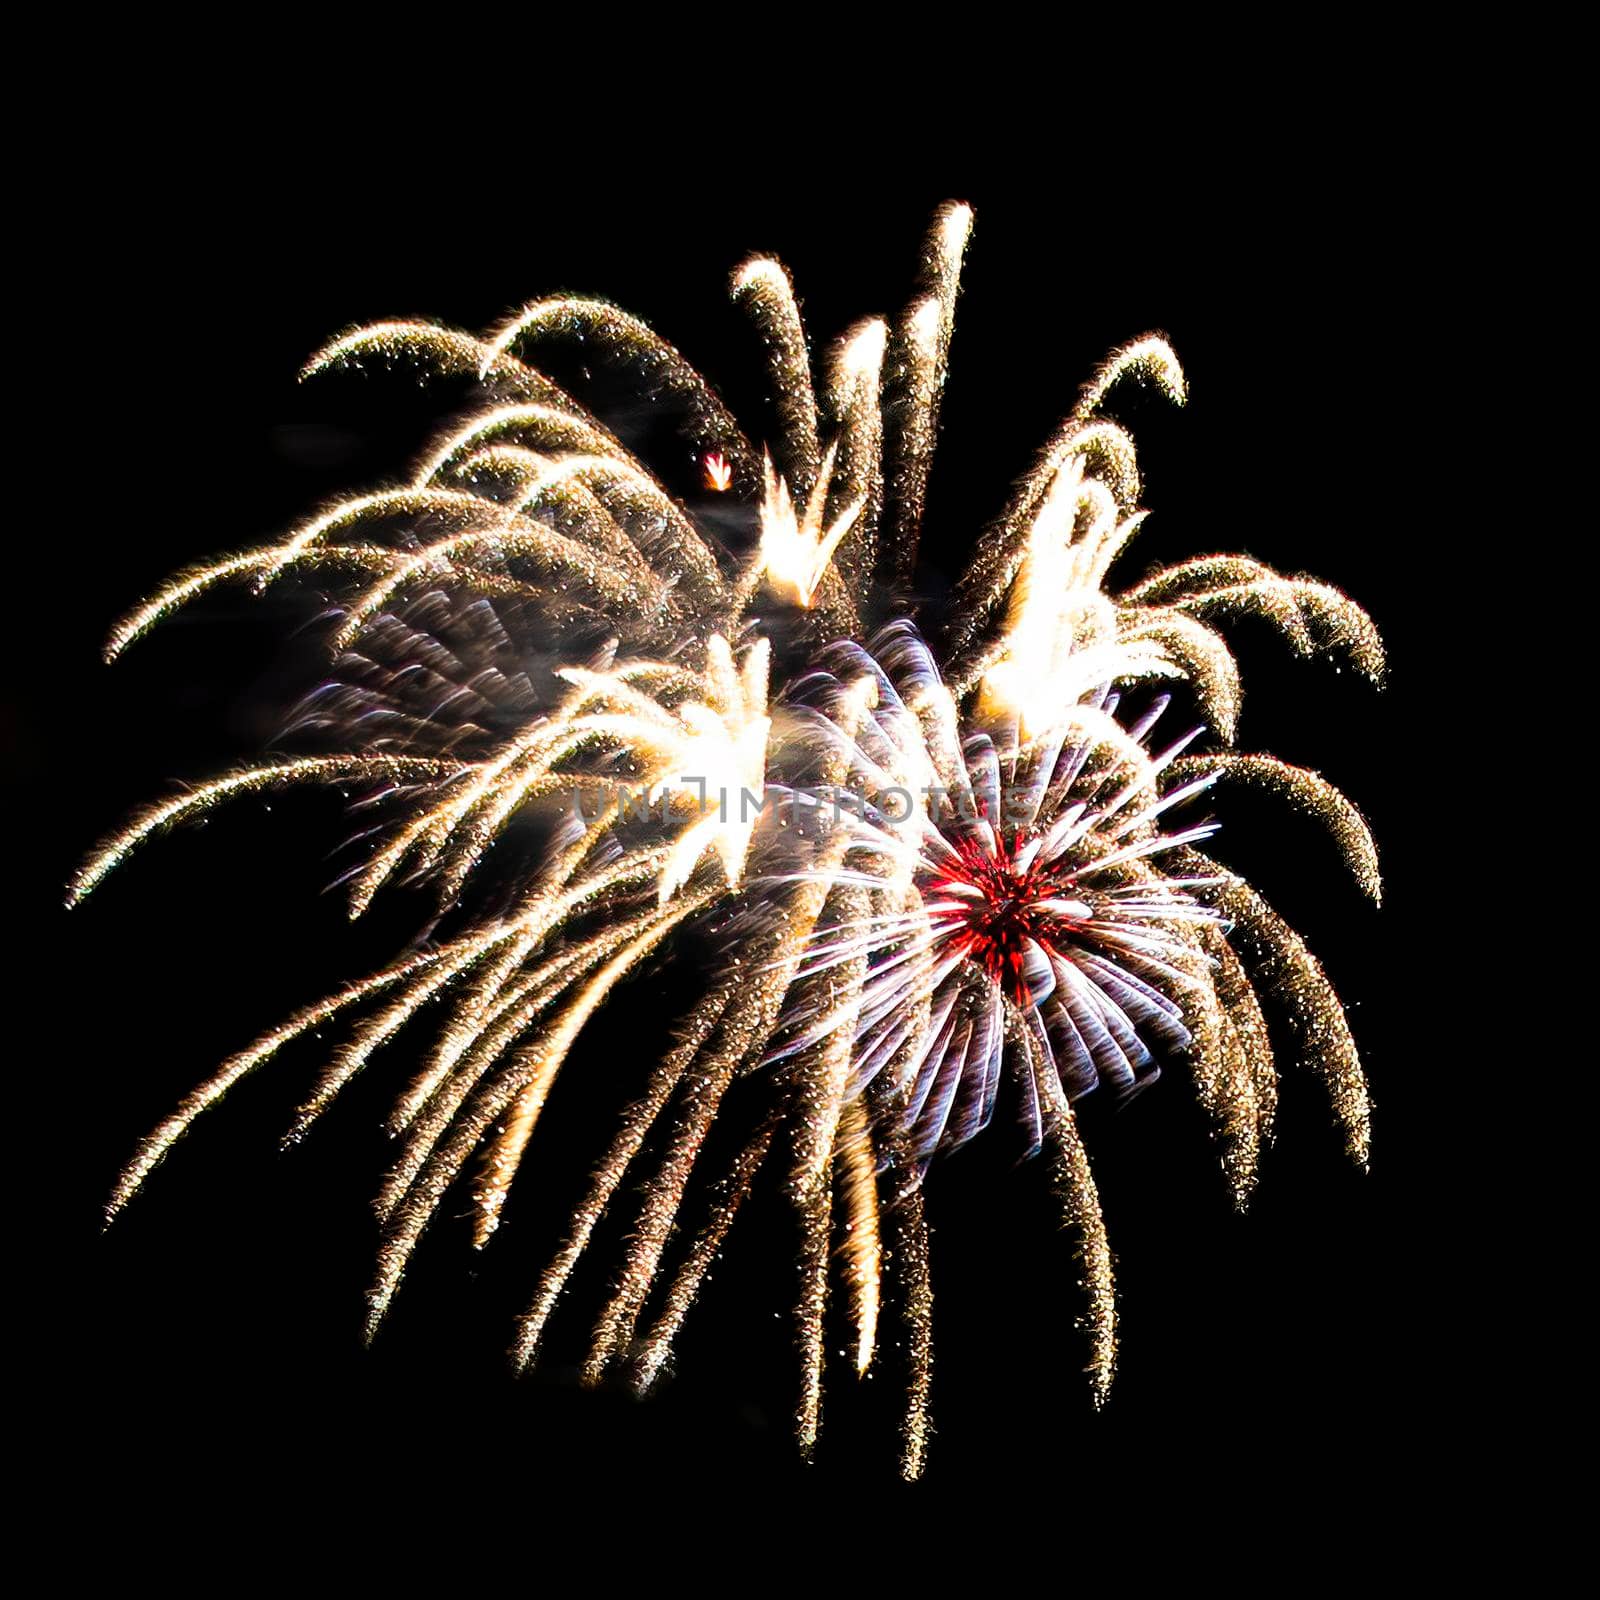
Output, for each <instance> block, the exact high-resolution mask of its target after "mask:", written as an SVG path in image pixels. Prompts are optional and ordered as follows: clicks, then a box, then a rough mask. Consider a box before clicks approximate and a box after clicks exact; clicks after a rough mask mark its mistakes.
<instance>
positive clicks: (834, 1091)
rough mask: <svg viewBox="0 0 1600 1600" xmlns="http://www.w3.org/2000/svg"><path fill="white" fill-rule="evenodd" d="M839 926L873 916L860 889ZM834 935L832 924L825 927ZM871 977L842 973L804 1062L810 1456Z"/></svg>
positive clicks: (801, 1101) (860, 959) (804, 1393)
mask: <svg viewBox="0 0 1600 1600" xmlns="http://www.w3.org/2000/svg"><path fill="white" fill-rule="evenodd" d="M832 903H833V904H834V905H835V907H836V908H837V920H838V921H839V922H842V923H844V924H846V925H848V924H850V923H852V922H855V921H858V920H859V919H860V918H862V917H863V916H865V915H866V914H867V911H868V909H869V905H870V902H869V900H868V897H867V895H866V894H865V893H864V892H863V891H862V890H861V889H859V888H849V889H844V890H841V891H840V892H839V893H838V894H836V895H835V896H833V897H832ZM822 926H823V928H824V929H826V927H827V926H828V924H826V923H824V924H822ZM866 975H867V961H866V956H865V953H862V954H861V955H858V956H855V957H852V958H851V959H850V960H848V961H846V962H844V963H843V964H842V965H841V966H839V967H837V968H835V969H834V970H833V972H831V973H830V974H829V975H828V976H829V979H830V980H831V981H829V982H828V983H826V985H825V986H824V987H825V989H826V992H827V1003H826V1009H827V1011H828V1012H829V1013H830V1015H831V1016H832V1017H833V1018H834V1019H835V1021H836V1023H837V1025H836V1026H835V1027H834V1028H833V1031H832V1032H831V1033H829V1034H828V1035H827V1037H826V1038H825V1039H824V1040H823V1041H822V1044H821V1046H820V1048H818V1049H816V1050H814V1051H813V1052H811V1055H810V1059H808V1060H807V1061H805V1062H804V1063H803V1064H802V1067H801V1071H800V1074H799V1083H798V1090H799V1094H798V1105H797V1126H796V1128H795V1140H794V1144H795V1149H794V1173H793V1177H792V1179H791V1187H792V1190H793V1194H794V1201H795V1207H796V1209H797V1210H798V1212H799V1214H800V1225H801V1248H800V1268H799V1271H800V1294H799V1299H798V1301H797V1303H796V1308H795V1323H796V1334H797V1337H798V1342H799V1346H800V1398H799V1404H798V1405H797V1407H796V1410H795V1437H796V1439H797V1440H798V1442H799V1445H800V1451H801V1454H802V1455H805V1456H807V1457H809V1456H810V1454H811V1452H812V1451H813V1450H814V1449H815V1448H816V1443H817V1431H818V1429H819V1428H820V1426H821V1421H822V1367H823V1354H824V1352H823V1324H824V1319H825V1316H826V1313H827V1305H828V1254H829V1245H830V1243H831V1236H832V1229H833V1158H834V1150H835V1146H836V1144H837V1140H838V1131H839V1118H840V1113H841V1111H842V1109H843V1102H844V1091H845V1086H846V1084H847V1083H848V1082H849V1078H850V1068H851V1063H852V1059H853V1056H854V1048H855V1017H856V1015H857V1013H858V1012H859V1011H860V1008H861V985H862V983H863V982H864V981H865V979H866Z"/></svg>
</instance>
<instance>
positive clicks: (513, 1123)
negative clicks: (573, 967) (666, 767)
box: [473, 886, 723, 1250]
mask: <svg viewBox="0 0 1600 1600" xmlns="http://www.w3.org/2000/svg"><path fill="white" fill-rule="evenodd" d="M721 892H723V891H722V888H721V887H720V886H714V887H712V888H709V889H701V890H699V891H697V892H691V893H688V894H685V895H684V897H683V898H682V899H681V900H679V901H677V902H676V903H675V904H674V905H673V906H672V907H671V908H670V909H669V910H667V911H666V912H664V913H663V914H662V915H661V916H660V918H659V919H658V920H657V922H656V924H655V925H654V926H653V927H651V928H648V929H646V931H645V932H644V933H642V934H640V935H639V937H638V938H637V939H635V940H633V941H632V943H630V944H628V945H627V946H626V947H624V949H623V950H622V952H621V953H620V954H619V955H616V956H613V957H612V959H611V960H610V961H608V962H607V963H606V965H605V966H604V967H603V968H601V970H600V972H599V973H598V974H596V976H595V977H593V978H591V979H590V980H589V983H588V985H587V986H586V987H585V989H584V990H583V992H582V993H581V994H580V995H579V996H578V998H577V999H576V1000H574V1001H573V1003H572V1005H571V1006H570V1007H569V1008H568V1009H567V1010H566V1011H565V1012H564V1013H563V1014H562V1017H561V1020H560V1021H559V1022H558V1023H557V1024H556V1026H555V1027H554V1029H552V1030H551V1032H550V1034H549V1036H548V1037H546V1038H543V1039H540V1040H539V1041H537V1043H536V1044H535V1045H534V1046H533V1047H532V1050H531V1052H530V1053H529V1057H528V1060H529V1064H530V1066H531V1068H532V1072H531V1075H530V1076H529V1078H528V1081H527V1083H526V1084H524V1085H523V1087H522V1089H521V1091H520V1092H519V1093H518V1095H517V1098H516V1100H515V1101H514V1102H513V1104H512V1106H511V1111H510V1115H509V1116H508V1117H507V1118H506V1123H505V1128H504V1130H503V1131H502V1133H501V1134H500V1136H499V1138H497V1139H496V1140H495V1142H494V1144H493V1145H492V1146H491V1147H490V1150H489V1154H488V1157H487V1158H486V1160H485V1163H484V1173H483V1177H482V1179H481V1180H480V1182H479V1185H478V1191H477V1193H476V1195H475V1196H474V1205H475V1216H474V1224H473V1243H474V1244H475V1245H477V1246H478V1248H479V1249H480V1250H481V1249H482V1248H483V1247H484V1245H486V1244H487V1243H488V1242H489V1236H490V1235H491V1234H492V1233H493V1232H494V1231H495V1229H496V1228H498V1227H499V1226H500V1212H501V1209H502V1207H503V1206H504V1205H505V1199H506V1195H507V1194H508V1193H509V1192H510V1189H511V1180H512V1178H513V1177H514V1176H515V1174H516V1170H517V1167H518V1166H519V1165H520V1164H521V1162H522V1153H523V1151H524V1150H525V1149H526V1148H527V1146H528V1140H529V1139H530V1138H531V1137H532V1136H533V1129H534V1125H535V1124H536V1123H537V1122H538V1120H539V1113H540V1112H541V1111H543V1110H544V1104H545V1101H546V1100H547V1099H548V1098H549V1095H550V1089H551V1087H552V1085H553V1084H554V1083H555V1080H556V1076H557V1074H558V1073H559V1072H560V1071H561V1067H562V1064H563V1063H564V1062H565V1061H566V1059H567V1054H568V1052H569V1051H570V1050H571V1049H572V1046H573V1045H574V1044H575V1043H576V1042H577V1038H578V1035H579V1034H580V1033H581V1032H582V1031H583V1029H584V1026H585V1025H586V1024H587V1023H588V1021H589V1019H590V1017H592V1016H593V1015H594V1013H595V1012H596V1010H598V1009H599V1006H600V1004H601V1002H602V1001H603V1000H604V999H605V997H606V996H607V995H608V994H610V992H611V991H612V990H613V989H614V988H615V987H616V986H617V984H619V983H620V982H621V981H622V980H623V978H625V977H626V976H627V975H628V974H629V973H630V972H631V971H632V970H633V969H634V968H635V967H636V966H637V965H638V964H639V962H640V961H642V960H643V959H644V958H645V957H646V956H647V955H649V953H650V952H651V951H652V950H654V949H655V947H656V946H657V945H658V944H660V943H661V941H662V940H663V939H665V938H666V936H667V935H668V934H669V933H671V932H672V930H673V929H674V928H676V927H677V926H678V925H679V923H681V922H683V921H685V920H686V919H687V918H689V917H691V916H693V915H694V914H695V913H696V912H697V911H700V910H701V909H703V908H704V907H705V906H707V905H709V904H710V903H711V901H712V900H714V899H715V898H716V897H717V896H718V894H720V893H721Z"/></svg>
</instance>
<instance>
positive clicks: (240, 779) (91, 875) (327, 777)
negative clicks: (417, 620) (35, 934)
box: [67, 755, 462, 906]
mask: <svg viewBox="0 0 1600 1600" xmlns="http://www.w3.org/2000/svg"><path fill="white" fill-rule="evenodd" d="M461 771H462V766H461V763H460V762H459V761H440V760H435V759H433V758H431V757H427V756H384V755H366V756H302V757H300V758H299V759H298V760H295V761H284V762H279V763H277V764H275V765H273V766H268V767H245V768H244V769H243V770H241V771H239V772H235V773H232V774H230V775H229V776H228V777H226V778H214V779H213V780H212V781H211V782H210V783H204V784H201V785H200V787H199V788H198V789H192V790H190V792H189V793H188V794H182V795H178V796H177V797H176V798H174V799H172V800H166V801H163V802H161V803H160V804H159V805H153V806H148V807H146V808H145V810H143V811H141V812H140V813H139V814H138V815H137V816H136V817H135V818H134V819H133V821H132V822H130V823H129V824H128V826H127V827H125V828H123V829H122V830H121V831H120V832H119V833H115V834H113V835H112V836H111V837H110V838H109V839H107V840H105V841H103V842H102V843H101V844H100V845H99V846H98V847H97V848H96V850H95V851H94V853H93V854H92V855H91V856H90V857H89V859H88V860H87V861H86V862H85V863H84V864H83V866H82V867H80V868H79V869H78V871H77V872H76V873H75V874H74V876H73V878H72V881H71V883H70V884H69V885H68V888H67V905H68V906H75V905H77V904H78V902H79V901H81V900H82V899H83V898H84V896H86V895H87V894H89V893H90V892H91V891H92V890H93V889H94V888H95V886H96V885H97V884H98V883H99V882H100V881H101V879H103V878H104V877H105V876H106V874H107V873H109V872H110V871H111V870H112V869H113V868H115V867H118V866H120V865H121V864H122V863H123V862H124V861H125V860H127V858H128V856H129V855H131V854H132V853H133V851H135V850H136V849H138V847H139V846H140V845H142V844H143V843H144V842H145V841H146V840H147V839H149V838H150V837H151V836H152V835H154V834H157V833H161V832H162V831H164V830H165V829H167V828H170V827H173V826H174V825H175V824H177V823H179V822H183V821H184V820H186V819H187V818H189V817H193V816H198V815H200V814H201V813H203V812H206V811H209V810H210V809H211V807H212V806H214V805H216V804H218V802H220V801H223V800H231V799H233V798H234V797H235V796H236V795H241V794H253V793H256V792H258V791H260V790H262V789H274V788H277V787H278V786H279V785H281V784H292V783H339V782H359V781H362V780H367V781H370V780H372V779H374V778H393V779H397V780H398V779H403V778H432V779H439V778H449V777H453V776H455V775H456V774H458V773H459V772H461Z"/></svg>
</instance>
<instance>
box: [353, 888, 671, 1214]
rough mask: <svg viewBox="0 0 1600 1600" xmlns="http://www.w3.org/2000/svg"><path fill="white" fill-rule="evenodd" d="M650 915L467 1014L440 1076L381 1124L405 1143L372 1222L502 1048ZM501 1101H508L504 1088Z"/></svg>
mask: <svg viewBox="0 0 1600 1600" xmlns="http://www.w3.org/2000/svg"><path fill="white" fill-rule="evenodd" d="M652 914H653V913H652ZM650 915H651V914H643V915H640V916H638V917H634V918H633V919H631V920H629V921H625V922H622V923H620V924H619V925H618V926H617V927H615V928H613V929H611V930H610V931H609V932H607V933H604V934H596V935H594V936H593V937H592V938H589V939H586V940H585V941H584V942H583V943H582V944H581V945H579V946H578V948H577V949H575V950H569V951H567V952H566V953H565V954H564V955H560V956H557V957H555V958H554V959H552V960H550V961H547V962H544V963H543V964H542V965H541V966H539V967H538V968H537V969H536V970H535V971H533V972H532V973H528V974H525V975H524V976H522V977H521V978H519V979H518V980H517V981H516V982H514V983H509V984H507V985H506V988H505V992H504V993H503V995H502V996H501V997H500V999H499V1000H498V1001H497V1003H496V1004H495V1005H494V1006H493V1007H491V1008H489V1009H487V1010H486V1011H485V1012H484V1013H483V1015H482V1016H481V1018H477V1019H474V1021H475V1024H476V1027H475V1031H474V1032H473V1033H472V1036H471V1039H470V1042H469V1043H468V1045H467V1047H466V1049H465V1050H463V1051H462V1053H461V1056H460V1058H459V1059H458V1061H457V1063H456V1065H455V1066H454V1067H453V1068H452V1070H451V1071H450V1072H449V1073H448V1074H446V1075H444V1076H443V1077H439V1076H437V1075H436V1074H434V1073H431V1072H430V1073H429V1074H427V1075H426V1076H427V1079H428V1083H427V1089H428V1092H427V1094H426V1095H419V1093H418V1085H416V1084H413V1085H412V1087H411V1088H410V1089H408V1090H407V1091H406V1094H405V1095H404V1096H403V1097H402V1099H401V1101H400V1102H399V1103H398V1104H397V1105H396V1106H395V1108H394V1109H393V1110H392V1111H391V1112H390V1114H389V1117H388V1120H387V1122H386V1123H385V1126H386V1128H387V1129H388V1131H389V1132H390V1133H391V1134H395V1135H399V1134H404V1136H405V1145H404V1148H403V1149H402V1151H401V1153H400V1157H399V1159H398V1160H397V1161H396V1162H395V1164H394V1165H393V1166H392V1167H391V1168H390V1169H389V1171H388V1172H387V1173H386V1174H385V1175H384V1180H383V1186H382V1188H381V1189H380V1190H379V1192H378V1198H377V1200H376V1201H375V1202H374V1205H373V1209H374V1210H375V1211H376V1213H377V1215H378V1219H379V1220H380V1221H382V1222H387V1221H388V1219H389V1217H390V1215H391V1214H392V1213H393V1211H394V1209H395V1207H396V1206H398V1205H399V1204H400V1203H401V1202H402V1201H403V1200H404V1199H405V1198H406V1195H407V1194H408V1193H409V1192H410V1189H411V1186H412V1184H413V1183H414V1182H415V1181H416V1178H417V1175H418V1174H419V1173H420V1172H421V1170H422V1168H423V1165H424V1164H425V1163H426V1161H427V1160H428V1158H429V1157H430V1156H431V1155H432V1154H433V1151H434V1147H435V1146H436V1145H437V1144H438V1142H439V1140H440V1138H442V1137H443V1135H444V1133H445V1130H446V1129H447V1128H448V1127H449V1125H450V1123H451V1121H452V1120H453V1119H454V1117H455V1115H456V1113H457V1112H458V1111H459V1110H460V1109H461V1107H462V1105H463V1103H464V1102H465V1101H466V1099H467V1096H468V1095H469V1094H471V1093H472V1091H473V1090H474V1089H476V1088H477V1086H478V1085H479V1083H481V1082H482V1081H483V1079H484V1077H485V1076H486V1075H487V1074H488V1073H489V1072H491V1071H492V1070H493V1069H494V1067H495V1066H496V1065H497V1064H498V1063H499V1061H500V1059H501V1057H502V1056H503V1055H504V1054H505V1052H506V1051H507V1050H508V1049H510V1047H511V1046H512V1045H513V1044H514V1043H515V1042H516V1041H517V1040H518V1039H519V1038H521V1037H522V1036H523V1035H524V1034H525V1033H526V1032H527V1031H528V1029H529V1028H530V1027H532V1025H533V1023H534V1022H535V1021H536V1020H537V1018H538V1017H539V1016H540V1015H541V1014H542V1013H543V1012H545V1011H547V1010H548V1009H549V1008H550V1007H551V1006H552V1005H554V1004H555V1002H556V1001H557V1000H559V999H560V998H561V996H562V995H563V994H564V993H565V992H566V991H567V989H568V987H569V986H570V985H571V984H572V983H573V982H574V981H575V980H576V979H578V978H581V977H582V976H583V975H584V974H585V973H587V972H590V971H592V970H593V969H594V968H595V967H597V966H599V965H600V963H601V962H602V961H604V960H605V959H606V958H607V957H608V956H609V955H611V954H612V952H613V951H615V950H617V949H619V948H620V947H621V946H622V945H623V944H625V943H626V942H627V941H628V940H629V939H631V938H632V937H634V935H635V934H637V933H639V932H640V931H641V930H642V929H643V928H644V927H645V925H646V924H647V923H648V921H649V920H650ZM513 1092H514V1091H513ZM506 1099H507V1102H508V1103H509V1100H510V1094H509V1093H508V1095H507V1097H506Z"/></svg>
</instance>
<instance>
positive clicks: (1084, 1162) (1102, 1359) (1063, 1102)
mask: <svg viewBox="0 0 1600 1600" xmlns="http://www.w3.org/2000/svg"><path fill="white" fill-rule="evenodd" d="M1006 1026H1007V1030H1008V1032H1010V1033H1011V1035H1012V1038H1013V1040H1014V1041H1015V1043H1017V1044H1018V1045H1020V1046H1021V1047H1022V1048H1024V1049H1026V1050H1027V1052H1028V1058H1029V1060H1030V1062H1031V1063H1032V1068H1033V1081H1034V1085H1035V1088H1036V1089H1037V1090H1038V1094H1039V1106H1040V1109H1041V1111H1042V1112H1043V1113H1044V1124H1045V1136H1046V1139H1047V1140H1048V1141H1049V1143H1050V1147H1051V1165H1052V1168H1053V1172H1054V1176H1055V1181H1056V1190H1057V1193H1058V1194H1059V1195H1060V1196H1061V1200H1062V1203H1063V1206H1064V1208H1065V1217H1066V1221H1067V1224H1068V1226H1070V1227H1072V1228H1073V1229H1075V1230H1076V1231H1077V1234H1078V1240H1079V1249H1080V1251H1081V1254H1082V1261H1083V1271H1084V1281H1083V1289H1084V1291H1085V1293H1086V1294H1087V1295H1088V1298H1089V1306H1088V1312H1087V1315H1086V1318H1085V1326H1086V1328H1087V1331H1088V1334H1089V1348H1090V1357H1089V1369H1088V1370H1089V1383H1090V1389H1091V1392H1092V1394H1093V1396H1094V1402H1095V1405H1096V1406H1103V1405H1104V1404H1105V1402H1106V1398H1107V1396H1108V1395H1109V1394H1110V1392H1111V1380H1112V1378H1113V1377H1114V1376H1115V1375H1116V1370H1117V1297H1116V1282H1115V1278H1114V1276H1113V1272H1112V1263H1111V1245H1110V1243H1109V1241H1108V1240H1107V1239H1106V1225H1105V1219H1104V1218H1103V1217H1102V1216H1101V1214H1100V1194H1099V1191H1098V1190H1097V1189H1096V1187H1095V1181H1094V1173H1093V1172H1092V1171H1090V1168H1089V1157H1088V1155H1087V1153H1086V1152H1085V1150H1084V1148H1083V1141H1082V1139H1080V1138H1079V1136H1078V1124H1077V1119H1076V1118H1075V1117H1074V1116H1073V1114H1072V1107H1071V1105H1069V1104H1068V1102H1067V1096H1066V1093H1065V1091H1064V1090H1063V1089H1062V1087H1061V1079H1060V1078H1059V1077H1057V1075H1056V1070H1055V1067H1054V1066H1053V1065H1052V1064H1051V1062H1050V1060H1049V1058H1048V1056H1047V1055H1046V1054H1045V1052H1044V1048H1043V1047H1042V1046H1041V1044H1040V1042H1039V1040H1038V1039H1037V1038H1035V1036H1034V1030H1033V1028H1032V1027H1031V1026H1030V1025H1029V1024H1028V1023H1027V1021H1026V1020H1025V1019H1024V1018H1023V1017H1022V1016H1021V1014H1020V1013H1019V1012H1018V1011H1017V1010H1016V1007H1015V1006H1013V1005H1012V1004H1011V1002H1010V1001H1007V1002H1006Z"/></svg>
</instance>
